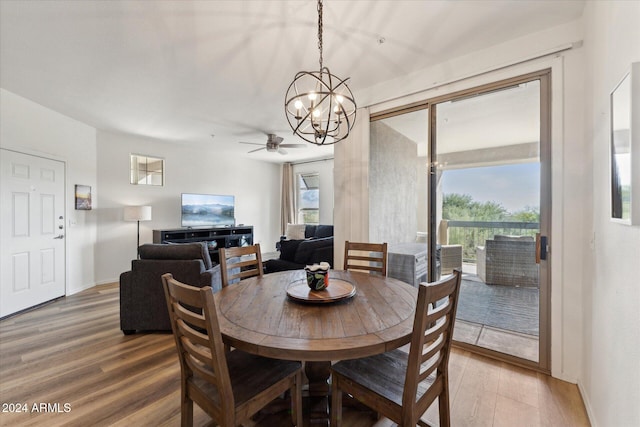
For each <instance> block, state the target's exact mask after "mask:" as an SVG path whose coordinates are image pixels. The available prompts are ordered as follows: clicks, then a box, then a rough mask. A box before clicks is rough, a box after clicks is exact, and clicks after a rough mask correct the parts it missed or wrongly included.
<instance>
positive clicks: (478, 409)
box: [0, 284, 589, 427]
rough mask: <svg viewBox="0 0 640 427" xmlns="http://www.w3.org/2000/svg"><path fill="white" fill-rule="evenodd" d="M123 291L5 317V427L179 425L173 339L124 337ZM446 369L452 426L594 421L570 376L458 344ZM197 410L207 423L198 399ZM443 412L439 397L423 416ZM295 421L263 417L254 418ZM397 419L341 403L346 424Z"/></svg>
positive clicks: (0, 395)
mask: <svg viewBox="0 0 640 427" xmlns="http://www.w3.org/2000/svg"><path fill="white" fill-rule="evenodd" d="M118 299H119V295H118V285H117V284H111V285H105V286H99V287H95V288H93V289H90V290H87V291H85V292H82V293H79V294H76V295H72V296H70V297H67V298H62V299H60V300H58V301H55V302H53V303H50V304H47V305H45V306H43V307H40V308H37V309H35V310H33V311H30V312H27V313H23V314H19V315H16V316H14V317H11V318H8V319H5V320H2V321H0V403H1V404H2V408H1V412H0V425H1V426H42V425H47V426H59V425H65V426H66V425H69V426H87V425H92V426H112V425H113V426H178V425H180V404H179V388H180V382H179V378H180V368H179V366H178V358H177V355H176V354H175V348H174V342H173V337H172V335H171V334H161V333H157V334H136V335H129V336H124V335H123V334H122V332H121V331H120V329H119V302H118ZM449 372H450V377H451V378H450V381H451V382H450V387H451V417H452V425H453V426H588V425H589V421H588V419H587V416H586V412H585V409H584V405H583V403H582V400H581V398H580V395H579V393H578V389H577V387H576V386H575V385H573V384H569V383H565V382H563V381H559V380H556V379H554V378H551V377H549V376H546V375H543V374H539V373H536V372H532V371H528V370H526V369H522V368H518V367H514V366H510V365H508V364H505V363H501V362H496V361H494V360H491V359H488V358H485V357H482V356H478V355H474V354H471V353H469V352H467V351H463V350H460V349H454V351H453V354H452V356H451V359H450V364H449ZM18 409H20V410H23V412H16V410H18ZM25 409H26V411H24V410H25ZM194 418H195V425H198V426H204V425H211V422H210V419H209V418H208V417H207V416H206V415H205V414H204V413H203V412H202V411H200V410H199V409H198V408H197V406H196V410H195V417H194ZM437 418H438V417H437V408H436V406H435V405H434V406H432V407H431V408H430V409H429V411H427V414H426V416H425V419H426V420H428V421H429V422H431V423H433V424H435V425H437ZM289 420H290V418H289V416H288V415H287V414H286V413H280V414H272V415H259V416H258V417H257V418H256V420H255V422H254V425H255V426H256V427H258V426H259V427H273V426H288V425H290V424H289ZM392 425H393V424H392V423H390V422H389V420H386V419H381V420H375V419H374V418H373V417H372V415H371V413H370V412H361V411H357V410H354V409H349V408H345V412H344V422H343V426H345V427H371V426H375V427H388V426H392Z"/></svg>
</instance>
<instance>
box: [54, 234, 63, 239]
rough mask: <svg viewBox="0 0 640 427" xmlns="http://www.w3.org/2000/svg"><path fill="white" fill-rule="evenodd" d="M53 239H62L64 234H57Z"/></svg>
mask: <svg viewBox="0 0 640 427" xmlns="http://www.w3.org/2000/svg"><path fill="white" fill-rule="evenodd" d="M54 239H64V234H58V235H57V236H56V237H54Z"/></svg>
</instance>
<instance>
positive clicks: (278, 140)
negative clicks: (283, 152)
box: [273, 136, 284, 144]
mask: <svg viewBox="0 0 640 427" xmlns="http://www.w3.org/2000/svg"><path fill="white" fill-rule="evenodd" d="M282 141H284V138H283V137H281V136H274V137H273V142H274V143H276V144H280V143H281V142H282Z"/></svg>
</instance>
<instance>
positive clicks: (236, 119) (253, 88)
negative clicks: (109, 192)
mask: <svg viewBox="0 0 640 427" xmlns="http://www.w3.org/2000/svg"><path fill="white" fill-rule="evenodd" d="M583 7H584V1H583V0H579V1H562V0H556V1H545V0H495V1H474V0H471V1H437V0H429V1H402V0H389V1H384V0H379V1H342V0H340V1H339V0H325V4H324V65H325V66H329V68H330V69H331V71H332V72H333V73H334V74H336V75H338V76H340V77H349V76H350V77H351V83H350V87H351V89H352V91H353V93H354V96H355V98H356V101H357V100H358V91H359V90H362V89H364V88H367V87H370V86H372V85H375V84H377V83H380V82H383V81H387V80H390V79H392V78H394V77H397V76H398V75H404V74H408V73H410V72H413V71H416V70H420V69H423V68H426V67H428V66H431V65H433V64H436V63H440V62H443V61H445V60H448V59H451V58H454V57H458V56H461V55H464V54H467V53H470V52H473V51H474V50H477V49H483V48H486V47H489V46H492V45H496V44H499V43H501V42H504V41H505V40H509V39H512V38H515V37H520V36H522V35H525V34H528V33H533V32H537V31H540V30H543V29H546V28H550V27H553V26H557V25H560V24H562V23H566V22H569V21H572V20H575V19H578V18H579V17H580V16H581V15H582V10H583ZM381 38H384V43H379V41H380V39H381ZM317 67H318V50H317V11H316V3H315V1H314V0H298V1H294V0H291V1H277V0H269V1H266V0H265V1H239V0H232V1H222V0H218V1H150V0H142V1H131V0H129V1H97V0H94V1H75V0H72V1H61V0H51V1H28V0H19V1H18V0H15V1H14V0H0V87H2V88H4V89H6V90H9V91H11V92H13V93H16V94H18V95H21V96H23V97H25V98H28V99H30V100H32V101H34V102H37V103H38V104H41V105H43V106H46V107H48V108H51V109H53V110H56V111H58V112H60V113H62V114H65V115H67V116H69V117H72V118H74V119H77V120H79V121H82V122H84V123H87V124H88V125H90V126H93V127H95V128H97V129H102V130H108V131H114V132H123V133H131V134H135V135H141V136H148V137H152V138H159V139H162V140H167V141H172V142H176V143H179V144H190V145H194V146H197V147H213V148H215V149H216V150H220V151H224V152H229V153H234V154H237V155H242V156H246V157H247V158H255V159H260V160H266V161H275V162H282V161H297V160H303V159H309V158H314V157H324V156H328V155H331V153H332V149H331V147H316V146H312V145H308V147H306V148H303V149H289V150H287V151H288V152H289V154H287V155H285V156H282V155H279V154H277V153H266V152H265V151H259V152H256V153H253V154H246V152H247V151H249V150H250V149H252V148H255V147H252V146H250V145H244V144H239V143H238V142H239V141H245V142H254V143H262V142H266V136H265V133H276V134H278V135H279V136H282V137H284V142H283V143H299V142H302V141H301V140H298V139H297V138H296V137H294V136H293V135H292V134H291V130H290V129H289V127H288V124H287V121H286V118H285V115H284V94H285V92H286V89H287V87H288V85H289V83H290V82H291V80H292V79H293V77H294V75H295V73H296V72H297V71H300V70H307V71H312V70H316V69H317ZM212 134H214V135H215V137H214V138H212V137H211V135H212ZM150 154H153V153H150Z"/></svg>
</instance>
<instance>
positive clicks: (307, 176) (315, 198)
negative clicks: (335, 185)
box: [297, 172, 320, 224]
mask: <svg viewBox="0 0 640 427" xmlns="http://www.w3.org/2000/svg"><path fill="white" fill-rule="evenodd" d="M297 208H298V223H299V224H320V175H319V174H318V173H317V172H316V173H301V174H298V200H297Z"/></svg>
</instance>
